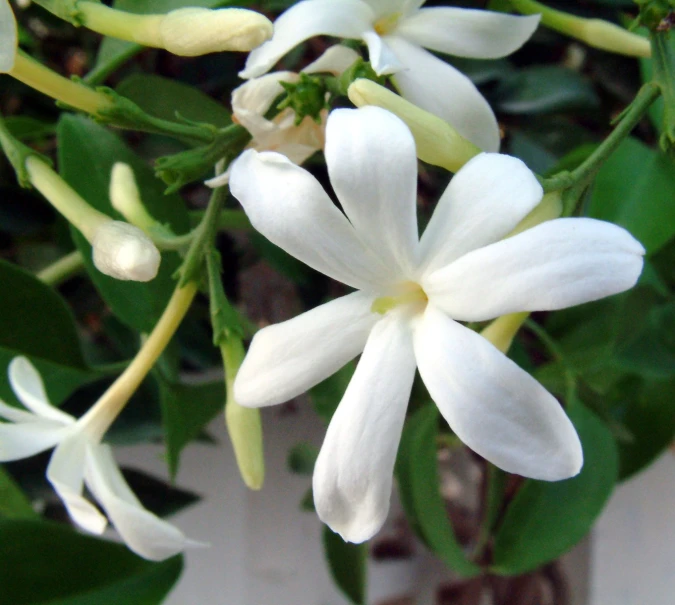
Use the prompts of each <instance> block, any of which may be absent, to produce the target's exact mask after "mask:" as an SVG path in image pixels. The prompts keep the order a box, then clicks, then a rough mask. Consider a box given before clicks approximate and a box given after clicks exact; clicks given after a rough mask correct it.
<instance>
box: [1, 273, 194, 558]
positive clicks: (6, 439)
mask: <svg viewBox="0 0 675 605" xmlns="http://www.w3.org/2000/svg"><path fill="white" fill-rule="evenodd" d="M196 291H197V287H196V285H195V284H194V283H190V284H188V285H187V286H186V287H184V288H179V289H177V290H176V291H175V292H174V295H173V297H172V298H171V300H170V301H169V304H168V305H167V308H166V310H165V311H164V314H163V315H162V317H161V319H160V321H159V322H158V323H157V326H156V327H155V329H154V330H153V331H152V333H151V334H150V336H149V337H148V339H147V340H146V341H145V343H144V345H143V347H142V348H141V350H140V351H139V353H138V355H137V356H136V358H135V359H134V361H133V362H132V363H131V365H129V367H128V368H127V369H126V370H125V371H124V373H123V374H122V375H121V376H120V377H119V378H118V379H117V380H116V381H115V382H114V383H113V384H112V386H111V387H110V388H109V389H108V390H107V391H106V392H105V393H104V394H103V396H102V397H101V398H100V399H99V400H98V401H97V402H96V404H95V405H94V406H92V407H91V408H90V409H89V411H88V412H87V413H86V414H85V415H84V416H82V417H81V418H80V419H79V420H76V419H75V418H73V417H72V416H71V415H69V414H66V413H65V412H62V411H61V410H59V409H58V408H56V407H54V406H52V405H51V404H50V403H49V399H48V398H47V393H46V392H45V388H44V384H43V382H42V379H41V378H40V375H39V374H38V372H37V371H36V369H35V368H34V367H33V365H32V364H31V363H30V361H28V359H26V358H25V357H15V358H14V359H13V360H12V361H11V362H10V364H9V372H8V373H9V381H10V384H11V386H12V390H13V391H14V393H15V394H16V396H17V398H18V399H19V401H21V403H22V404H23V405H24V407H25V408H26V410H27V411H26V410H21V409H19V408H15V407H12V406H10V405H7V404H6V403H4V402H2V401H0V417H1V418H4V419H5V420H6V421H7V422H5V423H0V462H9V461H12V460H20V459H22V458H27V457H29V456H33V455H35V454H38V453H40V452H43V451H45V450H48V449H50V448H52V447H55V449H54V453H53V454H52V458H51V461H50V462H49V466H48V467H47V479H48V480H49V482H50V483H51V484H52V486H53V487H54V489H55V490H56V492H57V493H58V495H59V497H60V498H61V500H63V503H64V505H65V506H66V508H67V509H68V513H69V514H70V516H71V518H72V519H73V521H74V522H75V523H76V524H77V525H78V526H79V527H81V528H83V529H85V530H87V531H89V532H92V533H96V534H101V533H103V531H104V530H105V528H106V526H107V523H108V520H107V519H106V517H105V516H103V515H102V514H101V513H100V512H99V510H98V508H96V507H95V506H94V505H93V504H92V503H91V502H90V501H89V500H87V499H86V498H85V497H84V496H83V495H82V490H83V487H84V485H86V486H87V488H88V489H89V491H90V492H91V493H92V494H93V496H94V497H95V498H96V500H97V501H98V503H99V504H100V505H101V507H102V508H103V510H104V511H105V513H106V515H107V517H108V519H109V520H110V522H111V523H112V524H113V525H114V526H115V528H116V529H117V531H118V533H119V534H120V536H121V537H122V538H123V539H124V541H125V542H126V544H127V545H128V546H129V548H130V549H131V550H133V551H134V552H135V553H137V554H139V555H140V556H142V557H144V558H146V559H150V560H153V561H161V560H163V559H166V558H168V557H171V556H173V555H175V554H177V553H179V552H181V551H182V550H183V549H185V548H186V547H187V546H191V545H196V544H197V543H195V542H192V541H190V540H188V539H187V538H186V537H185V536H184V535H183V533H182V532H181V531H180V530H178V529H177V528H176V527H174V526H173V525H171V524H170V523H167V522H166V521H163V520H161V519H160V518H159V517H157V516H156V515H154V514H153V513H151V512H150V511H149V510H147V509H146V508H144V507H143V505H142V504H141V503H140V502H139V500H138V499H137V498H136V496H135V495H134V493H133V492H132V491H131V489H130V487H129V486H128V485H127V483H126V481H125V479H124V477H123V475H122V473H121V472H120V469H119V468H118V467H117V465H116V463H115V460H114V458H113V454H112V450H111V449H110V447H109V446H108V445H105V444H103V443H101V440H102V438H103V436H104V435H105V433H106V431H107V430H108V428H109V427H110V425H111V424H112V423H113V421H114V420H115V419H116V418H117V416H118V415H119V413H120V412H121V411H122V409H123V408H124V406H125V405H126V403H127V402H128V401H129V398H130V397H131V396H132V395H133V393H134V392H135V391H136V389H138V387H139V385H140V384H141V382H142V381H143V379H144V378H145V376H146V375H147V374H148V372H149V371H150V369H151V368H152V366H153V365H154V363H155V362H156V361H157V358H158V357H159V355H160V354H161V353H162V351H163V350H164V349H165V347H166V345H167V344H168V342H169V340H170V339H171V337H172V336H173V334H174V333H175V331H176V329H177V327H178V325H179V324H180V322H181V320H182V318H183V317H184V315H185V313H186V312H187V310H188V308H189V306H190V303H191V302H192V299H193V298H194V295H195V293H196Z"/></svg>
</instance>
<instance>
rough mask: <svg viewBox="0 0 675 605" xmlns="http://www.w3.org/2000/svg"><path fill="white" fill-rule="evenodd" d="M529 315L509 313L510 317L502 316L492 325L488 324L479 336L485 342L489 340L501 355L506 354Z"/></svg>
mask: <svg viewBox="0 0 675 605" xmlns="http://www.w3.org/2000/svg"><path fill="white" fill-rule="evenodd" d="M529 315H530V314H529V313H511V314H510V315H502V316H501V317H498V318H497V319H495V320H494V321H493V322H492V323H490V324H488V326H487V327H486V328H484V329H483V331H482V332H481V333H480V335H481V336H482V337H483V338H485V339H486V340H489V341H490V342H491V343H492V344H493V345H494V346H495V347H497V348H498V349H499V350H500V351H501V352H502V353H504V354H506V353H508V351H509V349H510V348H511V344H512V343H513V339H514V337H515V335H516V334H517V333H518V330H520V328H521V326H522V325H523V324H524V323H525V320H526V319H527V318H528V317H529Z"/></svg>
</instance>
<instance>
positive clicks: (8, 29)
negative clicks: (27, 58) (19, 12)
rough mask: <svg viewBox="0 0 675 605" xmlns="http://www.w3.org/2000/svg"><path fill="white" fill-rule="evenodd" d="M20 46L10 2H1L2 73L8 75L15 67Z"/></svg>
mask: <svg viewBox="0 0 675 605" xmlns="http://www.w3.org/2000/svg"><path fill="white" fill-rule="evenodd" d="M18 45H19V42H18V34H17V30H16V19H15V18H14V13H13V12H12V8H11V7H10V6H9V1H8V0H0V73H8V72H10V71H11V70H12V68H13V67H14V60H15V59H16V50H17V47H18Z"/></svg>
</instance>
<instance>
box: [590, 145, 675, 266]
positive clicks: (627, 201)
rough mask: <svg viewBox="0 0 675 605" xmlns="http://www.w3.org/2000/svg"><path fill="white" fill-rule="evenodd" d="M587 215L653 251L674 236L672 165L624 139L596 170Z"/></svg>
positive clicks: (669, 160) (674, 176)
mask: <svg viewBox="0 0 675 605" xmlns="http://www.w3.org/2000/svg"><path fill="white" fill-rule="evenodd" d="M588 215H589V216H591V217H593V218H599V219H603V220H606V221H612V222H614V223H617V224H618V225H621V226H622V227H625V228H626V229H628V231H630V232H631V233H632V234H633V235H634V236H635V237H636V238H637V239H638V240H639V241H640V243H642V245H643V246H644V247H645V248H646V249H647V254H653V253H654V252H656V251H657V250H659V249H660V248H661V247H662V246H664V245H665V244H667V243H668V241H669V240H670V239H671V238H673V237H674V236H675V164H674V163H673V160H672V158H669V157H667V156H665V155H664V154H662V153H659V152H658V151H656V150H654V149H650V148H649V147H647V146H646V145H645V144H644V143H641V142H640V141H638V140H637V139H633V138H628V139H626V140H625V141H624V142H623V143H622V144H621V145H620V146H619V147H618V149H617V150H616V151H615V152H614V153H613V154H612V155H611V156H610V157H609V159H608V160H607V162H605V164H604V165H603V167H602V168H601V169H600V171H599V172H598V176H597V178H596V180H595V187H594V188H593V196H592V197H591V201H590V204H589V207H588Z"/></svg>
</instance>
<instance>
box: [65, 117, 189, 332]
mask: <svg viewBox="0 0 675 605" xmlns="http://www.w3.org/2000/svg"><path fill="white" fill-rule="evenodd" d="M57 132H58V139H59V167H60V170H61V174H62V176H63V177H64V178H65V179H66V180H67V181H68V183H69V184H70V185H71V186H72V187H73V189H75V190H76V191H77V192H78V193H79V194H80V195H81V196H82V197H83V198H84V199H85V200H86V201H87V202H88V203H89V204H91V205H92V206H93V207H94V208H96V209H97V210H100V211H101V212H104V213H105V214H107V215H109V216H112V217H114V218H117V219H121V216H120V215H119V214H117V212H116V211H115V210H113V208H112V205H111V204H110V200H109V199H108V187H109V183H110V172H111V170H112V166H113V164H114V163H115V162H125V163H127V164H129V165H130V166H131V167H132V168H133V170H134V174H135V175H136V179H137V181H138V186H139V189H140V191H141V196H142V199H143V203H144V204H145V206H146V208H147V209H148V211H149V212H150V214H151V215H152V216H154V217H155V218H156V219H157V220H158V221H160V222H162V223H167V224H168V225H169V226H170V227H171V228H172V229H173V231H174V232H175V233H185V232H186V231H187V230H188V229H189V218H188V215H187V210H186V209H185V204H184V203H183V201H182V199H181V198H180V197H179V196H178V195H164V193H163V189H164V187H163V185H162V183H160V182H159V181H158V180H157V179H155V177H154V175H153V172H152V170H151V169H150V167H149V166H148V165H147V164H145V162H143V161H142V160H141V159H140V158H138V156H136V155H135V154H134V153H133V152H132V151H131V150H130V149H129V148H128V147H127V146H126V145H125V144H124V143H123V142H122V141H121V140H120V139H119V138H118V137H117V136H116V135H114V134H112V133H111V132H110V131H108V130H106V129H105V128H103V127H102V126H99V125H98V124H95V123H94V122H92V121H91V120H88V119H86V118H83V117H81V116H72V115H64V116H62V118H61V120H60V121H59V124H58V129H57ZM72 232H73V240H74V241H75V244H76V245H77V247H78V248H79V250H80V251H81V252H82V254H83V256H84V261H85V267H86V269H87V272H88V273H89V276H90V277H91V279H92V281H93V282H94V285H95V286H96V289H97V290H98V291H99V293H100V294H101V296H102V298H103V299H104V300H105V301H106V303H107V304H108V305H109V306H110V308H111V309H112V310H113V312H114V313H115V315H117V316H118V317H119V319H121V320H122V321H123V322H124V323H125V324H127V325H128V326H130V327H132V328H134V329H135V330H138V331H139V332H150V331H151V330H152V328H153V327H154V325H155V324H156V323H157V321H158V319H159V317H160V316H161V314H162V312H163V311H164V307H165V306H166V304H167V302H168V301H169V298H170V297H171V294H172V293H173V290H174V288H175V282H174V280H173V278H172V275H173V273H174V272H175V271H176V269H177V268H178V266H179V258H178V255H177V254H176V253H174V252H164V253H163V254H162V264H161V266H160V270H159V273H158V274H157V277H156V278H155V279H153V280H152V281H150V282H146V283H140V282H132V281H121V280H118V279H114V278H112V277H108V276H107V275H103V274H102V273H101V272H100V271H98V270H97V269H96V267H94V264H93V262H92V260H91V246H90V245H89V243H88V242H87V241H86V240H85V239H84V237H83V236H82V235H81V234H80V233H79V232H78V231H76V230H74V229H73V230H72Z"/></svg>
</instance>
